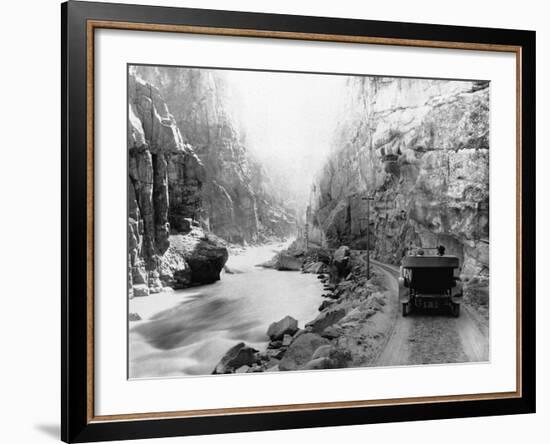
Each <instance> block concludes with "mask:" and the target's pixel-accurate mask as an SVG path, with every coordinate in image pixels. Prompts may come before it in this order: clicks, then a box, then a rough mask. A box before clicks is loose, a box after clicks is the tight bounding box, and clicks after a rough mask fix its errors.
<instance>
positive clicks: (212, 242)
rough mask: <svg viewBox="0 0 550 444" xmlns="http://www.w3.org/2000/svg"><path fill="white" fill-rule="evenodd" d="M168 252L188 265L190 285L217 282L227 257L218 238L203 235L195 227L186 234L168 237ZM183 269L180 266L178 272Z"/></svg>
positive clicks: (225, 250) (226, 252) (227, 254)
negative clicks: (177, 256) (179, 257)
mask: <svg viewBox="0 0 550 444" xmlns="http://www.w3.org/2000/svg"><path fill="white" fill-rule="evenodd" d="M170 250H171V251H172V252H173V254H175V255H179V256H181V258H183V259H184V261H185V262H186V263H187V264H188V266H189V267H188V268H189V269H190V277H191V283H196V284H211V283H213V282H216V281H218V280H219V279H220V272H221V271H222V269H223V266H224V265H225V263H226V262H227V259H228V257H229V253H228V251H227V248H226V247H225V244H224V242H223V241H222V240H221V239H220V238H218V237H217V236H214V235H212V234H205V233H204V231H203V230H201V229H200V228H197V227H192V230H191V231H190V232H189V233H188V234H185V235H181V234H178V235H173V236H170ZM178 265H179V266H180V265H181V264H178ZM185 268H186V267H184V268H182V267H181V266H180V270H185ZM185 273H187V270H185ZM185 276H186V277H187V275H185ZM182 277H183V276H182ZM174 278H176V275H175V274H174Z"/></svg>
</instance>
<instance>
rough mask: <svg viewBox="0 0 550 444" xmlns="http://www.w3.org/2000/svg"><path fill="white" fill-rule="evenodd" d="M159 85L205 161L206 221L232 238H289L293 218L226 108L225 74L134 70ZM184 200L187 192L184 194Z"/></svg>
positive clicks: (187, 139)
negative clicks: (272, 191) (275, 195)
mask: <svg viewBox="0 0 550 444" xmlns="http://www.w3.org/2000/svg"><path fill="white" fill-rule="evenodd" d="M133 70H134V72H135V73H136V74H137V75H138V76H140V77H141V78H143V79H145V80H147V81H149V82H151V83H152V84H153V85H155V86H157V87H158V88H159V91H160V92H161V93H162V96H163V97H164V98H165V100H166V103H167V105H168V108H169V109H170V112H171V113H173V116H174V122H175V124H176V126H177V128H178V129H179V131H180V133H181V134H182V137H183V140H184V141H185V142H186V143H188V144H190V145H192V146H193V148H194V151H195V153H196V154H197V156H198V157H199V158H200V160H201V162H202V164H203V165H204V177H205V178H206V180H204V181H203V182H202V185H203V186H202V189H201V208H202V210H201V211H200V212H199V213H200V214H199V215H200V219H201V221H202V223H203V224H204V225H205V226H206V227H207V228H208V229H210V230H211V231H212V232H214V233H216V234H217V235H219V236H221V237H222V238H224V239H226V240H228V241H230V242H237V243H242V242H257V241H261V240H263V239H264V238H266V237H269V236H273V235H275V236H288V235H289V234H290V233H292V232H293V230H294V228H295V221H294V216H293V215H292V214H291V212H289V211H288V210H287V209H286V208H284V206H283V205H281V203H280V202H277V201H276V199H274V198H273V197H272V195H271V194H270V192H269V190H268V189H266V187H265V185H263V182H264V181H263V178H264V176H262V171H261V168H260V167H258V166H257V165H255V163H254V162H253V161H252V159H251V156H250V154H249V153H248V152H247V148H246V146H245V143H244V140H243V137H241V135H240V134H239V133H238V131H237V130H236V125H235V122H234V121H233V120H232V118H231V116H230V113H229V112H228V110H227V106H226V103H227V91H226V84H225V82H224V80H223V78H222V77H221V76H220V75H219V74H218V73H216V72H215V71H212V70H202V69H185V68H164V67H163V68H158V67H145V66H138V67H134V68H133ZM182 199H183V200H184V201H186V200H187V195H182Z"/></svg>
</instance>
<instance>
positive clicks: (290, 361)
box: [279, 333, 329, 371]
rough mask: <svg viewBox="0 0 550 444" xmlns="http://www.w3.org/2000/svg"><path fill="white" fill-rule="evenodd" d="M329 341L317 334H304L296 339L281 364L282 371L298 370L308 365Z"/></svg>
mask: <svg viewBox="0 0 550 444" xmlns="http://www.w3.org/2000/svg"><path fill="white" fill-rule="evenodd" d="M327 344H329V341H328V340H327V339H325V338H322V337H321V336H319V335H318V334H315V333H304V334H301V335H300V336H299V337H298V338H297V339H295V340H294V341H293V342H292V344H290V347H288V350H287V351H286V353H285V355H284V356H283V359H282V360H281V362H280V363H279V369H280V370H282V371H288V370H297V369H300V368H302V367H303V366H304V365H305V364H307V363H308V362H309V361H310V360H311V357H312V355H313V353H314V352H315V350H317V349H318V348H319V347H320V346H321V345H327Z"/></svg>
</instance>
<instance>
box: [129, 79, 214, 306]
mask: <svg viewBox="0 0 550 444" xmlns="http://www.w3.org/2000/svg"><path fill="white" fill-rule="evenodd" d="M128 82H129V83H128V100H129V103H128V134H127V137H128V170H129V171H128V254H129V258H128V261H129V264H130V267H129V276H128V281H129V288H130V294H131V295H136V296H143V295H147V294H149V292H157V291H160V290H161V288H162V283H161V274H160V271H161V268H162V267H161V265H162V262H163V256H164V253H165V252H166V251H167V250H168V248H169V246H170V235H171V234H173V233H187V232H189V231H191V223H190V219H189V218H193V217H195V216H196V211H197V209H199V208H200V205H201V203H200V202H201V200H200V199H201V198H200V193H201V187H202V184H203V182H204V167H203V166H202V163H201V162H200V160H199V158H198V157H197V156H196V155H195V153H194V151H193V149H192V147H191V146H190V145H188V144H185V143H184V142H183V139H182V137H181V134H180V131H179V129H178V128H177V126H176V125H175V122H174V118H173V116H172V115H171V114H170V112H169V110H168V108H167V106H166V103H165V102H164V100H163V98H162V96H161V95H160V93H159V91H158V89H156V88H155V87H154V86H153V85H151V84H149V83H147V82H144V81H142V80H141V79H139V78H136V77H135V76H129V79H128ZM186 218H187V219H186ZM180 265H181V267H183V268H185V267H186V266H187V265H186V263H185V260H183V262H182V263H181V264H180ZM222 266H223V265H222ZM172 271H174V270H172Z"/></svg>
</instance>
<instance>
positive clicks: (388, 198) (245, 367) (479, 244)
mask: <svg viewBox="0 0 550 444" xmlns="http://www.w3.org/2000/svg"><path fill="white" fill-rule="evenodd" d="M127 85H128V92H127V94H128V95H127V97H128V111H127V112H128V132H127V140H128V147H127V148H128V179H127V183H128V208H127V214H128V243H127V246H128V258H127V260H128V377H129V378H130V379H139V378H158V377H165V378H166V377H170V378H173V377H184V376H197V375H217V374H245V373H261V372H282V371H313V370H330V369H342V368H350V369H351V368H359V367H383V366H406V365H408V366H412V365H434V364H438V365H444V364H458V363H461V364H462V363H468V362H484V361H489V320H490V319H489V313H490V296H492V295H490V294H489V278H490V261H489V238H490V233H489V152H490V146H489V145H490V143H489V141H490V138H489V135H490V124H489V123H490V91H491V88H490V82H489V81H485V80H483V79H475V80H472V79H440V78H403V77H390V76H388V77H383V76H371V75H368V74H332V73H315V72H283V71H259V70H258V71H255V70H240V69H216V68H211V67H185V66H181V67H180V66H154V65H141V64H130V65H128V79H127Z"/></svg>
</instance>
